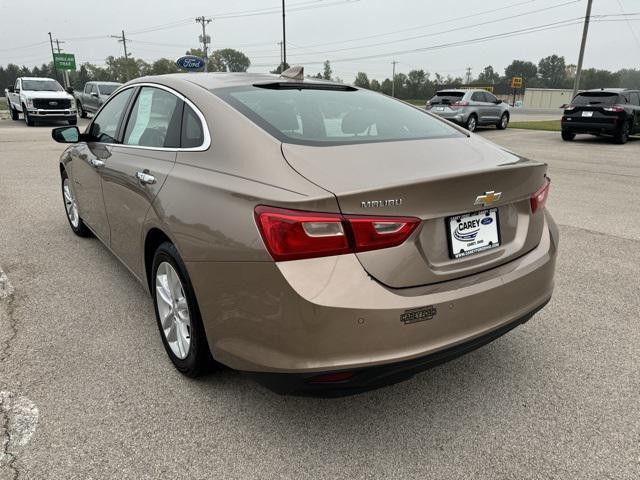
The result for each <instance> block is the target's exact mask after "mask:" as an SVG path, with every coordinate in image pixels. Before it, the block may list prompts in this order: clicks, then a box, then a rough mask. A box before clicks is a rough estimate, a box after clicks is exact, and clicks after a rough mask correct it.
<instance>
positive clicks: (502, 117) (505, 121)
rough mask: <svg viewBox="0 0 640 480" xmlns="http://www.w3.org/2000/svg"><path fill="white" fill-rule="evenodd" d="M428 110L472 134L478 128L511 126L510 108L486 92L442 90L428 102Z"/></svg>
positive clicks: (499, 128) (501, 128) (500, 128)
mask: <svg viewBox="0 0 640 480" xmlns="http://www.w3.org/2000/svg"><path fill="white" fill-rule="evenodd" d="M426 108H427V110H428V111H429V112H431V113H435V114H436V115H439V116H441V117H443V118H446V119H447V120H450V121H452V122H455V123H457V124H458V125H462V126H463V127H465V128H466V129H467V130H469V131H470V132H473V131H474V130H475V129H476V127H478V126H486V125H495V126H496V128H497V129H498V130H504V129H505V128H507V125H509V118H510V115H509V106H508V105H507V104H506V103H504V102H503V101H502V100H499V99H498V98H496V96H495V95H494V94H493V93H491V92H487V91H486V90H455V89H454V90H440V91H439V92H437V93H436V94H435V96H434V97H433V98H432V99H431V100H429V101H427V105H426Z"/></svg>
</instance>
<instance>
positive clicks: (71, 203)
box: [62, 178, 80, 228]
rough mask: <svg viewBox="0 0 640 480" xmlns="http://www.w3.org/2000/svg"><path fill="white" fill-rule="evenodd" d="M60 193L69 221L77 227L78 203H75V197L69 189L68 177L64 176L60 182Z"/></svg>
mask: <svg viewBox="0 0 640 480" xmlns="http://www.w3.org/2000/svg"><path fill="white" fill-rule="evenodd" d="M62 195H63V197H64V208H65V210H66V211H67V217H69V222H71V225H72V226H73V227H74V228H78V225H79V224H80V216H79V215H78V204H77V203H76V199H75V197H74V196H73V192H72V191H71V187H70V185H69V179H68V178H65V179H64V181H63V182H62Z"/></svg>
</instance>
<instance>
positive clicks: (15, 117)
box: [9, 104, 20, 120]
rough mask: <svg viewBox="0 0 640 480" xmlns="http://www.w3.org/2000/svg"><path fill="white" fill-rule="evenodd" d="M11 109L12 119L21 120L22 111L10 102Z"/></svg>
mask: <svg viewBox="0 0 640 480" xmlns="http://www.w3.org/2000/svg"><path fill="white" fill-rule="evenodd" d="M9 110H11V120H20V113H18V111H17V110H16V109H15V108H13V105H11V104H9Z"/></svg>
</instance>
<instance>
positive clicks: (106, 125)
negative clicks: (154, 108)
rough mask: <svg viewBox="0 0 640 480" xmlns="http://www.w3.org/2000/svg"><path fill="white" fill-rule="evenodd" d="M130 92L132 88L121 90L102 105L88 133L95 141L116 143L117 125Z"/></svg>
mask: <svg viewBox="0 0 640 480" xmlns="http://www.w3.org/2000/svg"><path fill="white" fill-rule="evenodd" d="M132 92H133V89H132V88H128V89H127V90H123V91H122V92H120V93H119V94H118V95H116V96H115V97H113V98H112V99H111V101H110V102H109V103H107V104H106V105H105V106H104V107H102V110H100V113H98V115H97V116H96V118H95V119H94V120H93V123H92V124H91V132H90V134H91V137H93V138H95V139H96V141H97V142H102V143H117V139H116V136H117V133H118V126H119V125H120V120H122V116H123V114H124V109H125V107H126V106H127V103H128V102H129V98H130V97H131V93H132Z"/></svg>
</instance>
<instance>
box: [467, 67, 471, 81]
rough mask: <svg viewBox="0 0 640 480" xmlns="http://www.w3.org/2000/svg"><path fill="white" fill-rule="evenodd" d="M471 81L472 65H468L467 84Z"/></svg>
mask: <svg viewBox="0 0 640 480" xmlns="http://www.w3.org/2000/svg"><path fill="white" fill-rule="evenodd" d="M470 83H471V67H467V85H469V84H470Z"/></svg>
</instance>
